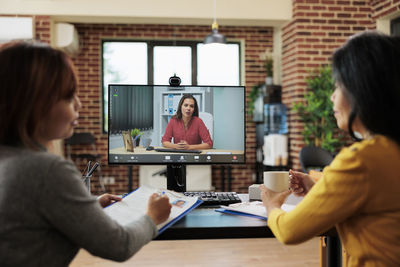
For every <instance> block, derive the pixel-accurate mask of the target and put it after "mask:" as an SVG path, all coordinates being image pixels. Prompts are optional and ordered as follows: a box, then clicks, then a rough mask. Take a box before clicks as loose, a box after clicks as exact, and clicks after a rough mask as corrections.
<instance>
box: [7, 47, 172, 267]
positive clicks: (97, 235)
mask: <svg viewBox="0 0 400 267" xmlns="http://www.w3.org/2000/svg"><path fill="white" fill-rule="evenodd" d="M0 62H1V64H0V114H1V115H0V125H1V127H0V266H67V265H68V264H69V263H70V262H71V261H72V259H73V258H74V256H75V255H76V253H77V252H78V250H79V249H80V248H84V249H86V250H88V251H89V252H90V253H92V254H93V255H96V256H99V257H103V258H107V259H111V260H115V261H124V260H127V259H128V258H130V257H131V256H132V255H133V254H135V253H136V252H137V251H138V250H139V249H140V248H141V247H142V246H144V245H145V244H147V243H148V242H149V241H150V240H152V239H153V238H154V237H155V236H156V235H157V228H156V225H157V224H159V223H161V222H164V221H165V220H166V219H167V218H168V217H169V213H170V210H171V204H170V203H169V200H168V198H167V197H166V196H158V195H156V194H154V195H152V196H151V197H150V199H149V205H148V210H147V213H146V215H144V216H142V217H141V218H140V219H138V220H137V221H135V222H132V223H131V224H129V225H127V226H121V225H119V224H118V223H116V222H115V221H113V220H112V219H111V218H110V217H108V216H107V215H106V214H105V213H104V212H103V210H102V207H104V206H106V205H108V204H110V203H111V202H113V201H116V200H119V198H117V197H115V196H112V195H109V194H105V195H103V196H101V197H100V198H99V199H98V198H96V197H94V196H91V195H90V194H89V192H88V191H87V190H86V188H85V186H84V185H83V183H82V180H81V174H80V172H79V171H78V170H77V169H76V167H75V165H74V164H73V163H72V162H70V161H67V160H65V159H63V158H61V157H59V156H55V155H52V154H50V153H48V152H47V150H46V147H48V146H49V144H50V143H51V142H52V141H53V140H55V139H64V138H68V137H70V136H71V135H72V133H73V128H74V127H75V126H76V125H77V120H78V110H79V108H80V106H81V103H80V101H79V99H78V97H77V94H76V88H77V76H76V73H75V70H74V67H73V64H72V61H71V60H70V59H69V58H68V57H67V56H66V54H64V53H63V52H61V51H58V50H55V49H52V48H51V47H49V46H48V45H45V44H41V43H26V42H18V43H12V44H6V45H3V46H2V47H0Z"/></svg>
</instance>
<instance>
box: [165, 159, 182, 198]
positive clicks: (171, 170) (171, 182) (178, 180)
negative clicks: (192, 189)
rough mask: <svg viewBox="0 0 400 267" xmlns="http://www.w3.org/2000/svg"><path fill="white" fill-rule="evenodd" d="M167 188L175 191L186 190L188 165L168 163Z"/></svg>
mask: <svg viewBox="0 0 400 267" xmlns="http://www.w3.org/2000/svg"><path fill="white" fill-rule="evenodd" d="M167 189H168V190H172V191H175V192H185V191H186V165H185V164H168V165H167Z"/></svg>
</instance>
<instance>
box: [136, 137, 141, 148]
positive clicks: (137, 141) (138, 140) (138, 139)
mask: <svg viewBox="0 0 400 267" xmlns="http://www.w3.org/2000/svg"><path fill="white" fill-rule="evenodd" d="M139 144H140V137H138V138H136V141H135V147H138V146H139Z"/></svg>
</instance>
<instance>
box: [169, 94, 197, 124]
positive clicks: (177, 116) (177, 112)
mask: <svg viewBox="0 0 400 267" xmlns="http://www.w3.org/2000/svg"><path fill="white" fill-rule="evenodd" d="M185 99H193V101H194V111H193V115H192V116H193V117H198V116H199V106H198V105H197V100H196V98H195V97H194V96H193V95H191V94H184V95H183V96H182V98H181V100H179V104H178V110H177V111H176V114H175V116H174V118H176V119H182V105H183V101H185Z"/></svg>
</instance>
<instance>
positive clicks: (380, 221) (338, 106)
mask: <svg viewBox="0 0 400 267" xmlns="http://www.w3.org/2000/svg"><path fill="white" fill-rule="evenodd" d="M332 61H333V64H332V66H333V74H334V78H335V80H336V89H335V91H334V92H333V94H332V96H331V100H332V102H333V106H334V107H333V109H334V114H335V118H336V121H337V124H338V127H339V128H341V129H344V130H346V131H348V132H349V134H350V135H351V136H352V137H353V138H354V139H356V140H357V141H359V142H356V143H354V144H353V145H352V146H350V147H349V148H344V149H343V150H342V151H341V152H340V153H339V154H338V155H337V156H336V158H335V159H334V160H333V161H332V163H331V164H330V165H329V166H327V167H326V168H325V169H324V171H323V178H322V179H320V180H319V181H318V182H316V183H314V182H313V181H312V179H311V178H310V177H309V176H308V175H306V174H303V173H300V172H294V171H291V172H290V173H291V177H290V189H291V190H289V191H286V192H283V193H276V192H273V191H271V190H269V189H267V188H266V187H265V186H261V190H262V199H263V203H264V205H265V207H266V209H267V213H268V226H269V227H270V228H271V230H272V232H273V233H274V235H275V236H276V238H277V239H278V240H280V241H281V242H283V243H285V244H296V243H301V242H303V241H306V240H307V239H310V238H312V237H314V236H316V235H318V234H321V233H324V232H325V231H327V230H328V229H330V228H332V227H336V229H337V231H338V233H339V236H340V239H341V242H342V245H343V246H344V248H345V249H346V252H347V254H348V264H349V266H400V172H399V167H400V37H394V36H386V35H383V34H379V33H377V32H364V33H361V34H358V35H355V36H353V37H351V38H350V39H349V40H348V41H347V42H346V44H345V45H344V46H343V47H341V48H339V49H338V50H337V51H336V52H335V53H334V55H333V58H332ZM356 132H357V133H358V134H355V133H356ZM360 135H361V136H362V140H360V139H358V138H357V137H356V136H360ZM291 192H293V193H294V194H295V195H303V196H304V199H303V200H302V201H301V202H300V203H299V204H298V206H297V207H296V208H295V209H294V210H292V211H291V212H288V213H286V212H284V211H282V210H281V209H280V206H281V205H282V203H283V202H284V200H285V198H286V197H287V196H288V195H289V194H290V193H291Z"/></svg>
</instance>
